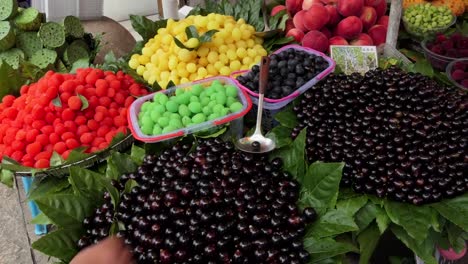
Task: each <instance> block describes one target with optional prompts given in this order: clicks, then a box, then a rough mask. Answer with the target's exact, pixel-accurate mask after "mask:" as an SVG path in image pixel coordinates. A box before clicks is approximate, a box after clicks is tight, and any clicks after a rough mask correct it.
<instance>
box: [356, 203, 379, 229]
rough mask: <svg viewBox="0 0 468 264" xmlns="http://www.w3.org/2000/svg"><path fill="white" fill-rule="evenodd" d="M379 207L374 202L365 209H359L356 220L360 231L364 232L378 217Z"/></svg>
mask: <svg viewBox="0 0 468 264" xmlns="http://www.w3.org/2000/svg"><path fill="white" fill-rule="evenodd" d="M377 210H378V209H377V206H376V205H375V204H373V203H372V202H368V203H367V204H366V205H365V206H364V207H362V208H361V209H359V211H358V212H357V213H356V215H355V216H354V218H355V219H356V224H357V225H358V226H359V230H360V231H362V230H364V229H365V228H366V227H367V226H368V225H369V224H370V223H372V221H374V219H375V218H376V217H377Z"/></svg>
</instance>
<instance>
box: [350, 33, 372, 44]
mask: <svg viewBox="0 0 468 264" xmlns="http://www.w3.org/2000/svg"><path fill="white" fill-rule="evenodd" d="M351 45H353V46H372V45H374V41H373V40H372V38H371V37H370V36H369V35H367V34H366V33H361V34H359V36H358V37H357V38H355V39H353V40H352V41H351Z"/></svg>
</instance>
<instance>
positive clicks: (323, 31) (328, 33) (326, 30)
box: [320, 27, 332, 39]
mask: <svg viewBox="0 0 468 264" xmlns="http://www.w3.org/2000/svg"><path fill="white" fill-rule="evenodd" d="M320 32H322V33H323V34H324V35H325V36H326V37H327V39H329V38H331V37H332V33H331V31H330V30H329V29H328V28H326V27H323V28H322V30H320Z"/></svg>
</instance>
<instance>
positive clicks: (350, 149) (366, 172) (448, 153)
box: [292, 67, 468, 204]
mask: <svg viewBox="0 0 468 264" xmlns="http://www.w3.org/2000/svg"><path fill="white" fill-rule="evenodd" d="M467 107H468V95H467V93H464V92H462V91H458V90H451V89H449V88H448V87H443V86H440V85H439V84H437V83H436V82H435V81H433V80H431V79H429V78H428V77H425V76H423V75H420V74H413V73H406V72H403V71H402V70H400V69H397V68H395V67H393V68H390V69H387V70H381V69H377V70H373V71H370V72H368V73H366V74H365V76H361V75H359V74H353V75H350V76H345V75H330V76H329V77H328V78H327V79H325V80H323V81H322V82H321V83H320V84H319V85H316V86H314V87H313V88H312V89H311V90H309V91H308V92H306V93H305V94H304V96H303V97H302V99H301V101H300V103H299V104H298V105H297V106H295V107H294V111H295V113H296V115H297V117H298V119H299V120H300V124H299V125H298V127H296V128H295V129H294V130H293V133H292V136H293V137H296V136H297V135H298V133H299V131H300V130H301V129H303V128H304V127H307V142H306V147H307V155H308V159H309V160H310V161H315V160H321V161H329V162H332V161H344V162H346V166H345V169H344V174H343V181H342V183H343V184H344V185H347V186H349V185H351V186H352V187H353V189H354V190H355V191H358V192H366V193H371V194H376V195H377V196H379V197H383V196H387V197H389V198H391V199H393V200H397V201H402V202H408V203H413V204H421V203H429V202H435V201H439V200H441V199H442V198H449V197H453V196H456V195H459V194H462V193H464V192H465V191H466V190H468V177H467V176H468V175H467V172H468V148H467V141H468V111H467Z"/></svg>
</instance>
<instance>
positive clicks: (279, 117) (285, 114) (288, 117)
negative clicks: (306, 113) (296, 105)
mask: <svg viewBox="0 0 468 264" xmlns="http://www.w3.org/2000/svg"><path fill="white" fill-rule="evenodd" d="M274 118H275V120H276V121H278V122H279V123H280V124H281V125H283V126H285V127H288V128H295V127H296V126H297V124H298V123H299V121H298V120H297V117H296V115H295V114H294V112H293V110H292V107H288V108H287V109H286V110H283V111H281V112H278V113H277V114H276V115H275V117H274Z"/></svg>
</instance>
